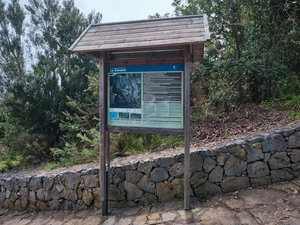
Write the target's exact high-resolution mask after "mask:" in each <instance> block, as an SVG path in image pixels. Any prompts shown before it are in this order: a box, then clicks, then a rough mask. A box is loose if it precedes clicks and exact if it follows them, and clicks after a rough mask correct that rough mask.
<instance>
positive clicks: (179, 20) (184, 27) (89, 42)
mask: <svg viewBox="0 0 300 225" xmlns="http://www.w3.org/2000/svg"><path fill="white" fill-rule="evenodd" d="M209 39H210V34H209V31H208V23H207V18H206V16H205V15H196V16H185V17H172V18H164V19H153V20H138V21H128V22H118V23H102V24H91V25H90V26H89V27H88V28H87V29H86V30H85V31H84V32H83V33H82V34H81V35H80V37H79V38H78V39H77V40H76V41H75V42H74V44H73V45H72V46H71V47H70V48H69V51H72V52H82V53H93V52H99V51H116V50H130V49H138V48H152V47H153V48H154V47H167V46H178V45H186V44H199V43H204V42H206V41H207V40H209Z"/></svg>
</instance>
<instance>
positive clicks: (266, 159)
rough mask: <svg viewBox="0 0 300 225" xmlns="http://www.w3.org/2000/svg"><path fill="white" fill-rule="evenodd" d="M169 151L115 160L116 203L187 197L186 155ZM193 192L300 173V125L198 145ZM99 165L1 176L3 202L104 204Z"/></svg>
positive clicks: (112, 199) (112, 198)
mask: <svg viewBox="0 0 300 225" xmlns="http://www.w3.org/2000/svg"><path fill="white" fill-rule="evenodd" d="M181 152H183V151H182V149H181V150H179V151H173V150H169V152H167V153H168V154H169V156H166V155H165V156H164V157H156V155H159V154H160V153H156V154H152V155H151V154H150V155H147V154H146V155H140V156H132V157H131V158H130V160H128V159H126V158H123V159H116V160H114V161H112V166H111V176H110V193H109V203H110V206H111V207H123V206H128V205H132V204H148V203H152V202H159V201H165V200H170V199H173V198H183V183H184V181H183V174H184V162H183V161H184V155H183V154H182V153H181ZM190 164H191V167H190V187H191V188H190V195H191V196H199V197H200V196H203V195H207V194H212V195H213V194H217V193H221V192H224V193H225V192H232V191H236V190H239V189H244V188H248V187H258V186H264V185H268V184H270V183H274V182H279V181H286V180H291V179H293V178H294V177H296V176H299V175H300V127H296V128H291V129H285V130H280V131H277V132H274V133H272V134H264V135H260V136H258V137H255V138H248V139H247V138H245V139H244V140H238V141H235V142H234V143H229V144H226V145H224V146H219V147H218V148H216V149H198V150H197V149H193V151H192V152H191V163H190ZM100 188H101V187H100V186H99V169H97V167H94V168H84V169H79V170H76V171H74V170H73V171H68V172H59V173H55V172H52V173H47V174H38V175H37V174H36V175H26V174H22V173H20V174H18V175H17V176H14V175H13V174H2V175H1V176H0V206H1V207H5V208H9V209H14V210H27V211H29V212H33V211H41V210H58V209H78V210H81V209H86V208H88V207H90V206H94V207H101V202H100V196H99V194H100Z"/></svg>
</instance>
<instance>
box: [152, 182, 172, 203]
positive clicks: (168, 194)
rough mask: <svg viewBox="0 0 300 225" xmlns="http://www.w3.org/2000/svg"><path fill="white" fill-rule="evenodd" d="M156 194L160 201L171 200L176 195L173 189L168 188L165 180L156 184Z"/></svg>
mask: <svg viewBox="0 0 300 225" xmlns="http://www.w3.org/2000/svg"><path fill="white" fill-rule="evenodd" d="M156 194H157V196H158V199H159V200H160V201H166V200H171V199H173V198H174V197H175V194H174V192H173V190H171V189H170V188H168V186H166V185H165V184H164V182H159V183H157V184H156Z"/></svg>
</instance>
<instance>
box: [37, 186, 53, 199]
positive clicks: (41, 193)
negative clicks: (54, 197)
mask: <svg viewBox="0 0 300 225" xmlns="http://www.w3.org/2000/svg"><path fill="white" fill-rule="evenodd" d="M36 197H37V199H38V200H41V201H49V200H50V199H51V196H50V193H49V192H48V191H46V190H44V189H39V190H38V192H37V193H36Z"/></svg>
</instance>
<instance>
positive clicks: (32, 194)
mask: <svg viewBox="0 0 300 225" xmlns="http://www.w3.org/2000/svg"><path fill="white" fill-rule="evenodd" d="M29 201H30V202H31V203H36V195H35V192H34V191H31V192H29Z"/></svg>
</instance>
